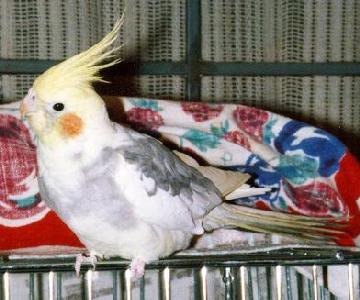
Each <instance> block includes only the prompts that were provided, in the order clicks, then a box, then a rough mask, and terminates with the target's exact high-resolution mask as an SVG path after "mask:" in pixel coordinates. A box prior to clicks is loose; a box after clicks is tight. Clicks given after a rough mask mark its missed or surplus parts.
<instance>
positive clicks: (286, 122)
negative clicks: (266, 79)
mask: <svg viewBox="0 0 360 300" xmlns="http://www.w3.org/2000/svg"><path fill="white" fill-rule="evenodd" d="M123 104H124V108H125V112H126V116H127V121H128V122H129V123H130V124H132V125H133V126H134V127H135V128H137V129H139V130H146V131H150V132H153V133H155V134H160V135H161V136H162V137H163V138H165V139H167V140H170V141H172V142H173V143H176V144H177V145H179V146H180V147H181V148H183V149H185V150H188V151H190V152H192V153H196V155H198V156H201V157H202V158H203V159H205V160H206V161H207V162H208V163H209V164H212V165H218V166H222V167H225V168H227V169H231V170H239V171H242V172H246V173H249V174H251V175H252V177H253V178H254V183H255V184H256V185H258V186H261V187H271V188H272V192H270V193H267V194H265V195H262V196H254V197H248V198H242V199H239V200H238V203H239V204H243V205H247V206H252V207H257V208H260V209H266V210H279V211H286V212H290V213H297V214H302V215H307V216H314V217H328V216H330V217H340V216H350V218H349V224H348V226H347V227H346V228H345V229H344V230H345V232H346V234H344V235H342V236H341V238H340V240H339V243H340V244H342V245H354V244H356V242H357V237H358V235H359V233H360V212H359V200H360V165H359V162H358V161H357V159H356V158H355V157H354V156H352V155H351V153H349V151H348V150H347V148H346V147H345V145H344V144H342V143H341V142H340V141H339V140H338V139H337V138H336V137H334V136H332V135H331V134H329V133H327V132H326V131H324V130H321V129H319V128H315V127H313V126H311V125H309V124H306V123H303V122H299V121H296V120H292V119H289V118H287V117H284V116H281V115H278V114H275V113H271V112H269V111H265V110H260V109H257V108H253V107H247V106H242V105H234V104H226V105H225V104H207V103H196V102H173V101H164V100H150V99H142V98H123Z"/></svg>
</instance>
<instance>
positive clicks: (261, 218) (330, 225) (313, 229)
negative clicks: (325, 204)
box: [203, 203, 347, 243]
mask: <svg viewBox="0 0 360 300" xmlns="http://www.w3.org/2000/svg"><path fill="white" fill-rule="evenodd" d="M346 220H347V218H346V217H343V218H312V217H307V216H297V215H293V214H287V213H281V212H273V211H262V210H258V209H253V208H249V207H243V206H239V205H233V204H227V203H223V204H222V205H220V206H218V207H216V208H215V209H214V210H213V211H211V212H210V213H209V214H208V215H207V217H206V218H205V220H204V223H203V225H204V228H205V230H210V231H211V230H213V229H217V228H221V227H231V228H239V229H243V230H248V231H253V232H262V233H275V234H281V235H287V236H292V237H296V238H299V239H302V240H317V241H322V242H326V243H335V242H336V240H337V239H338V237H339V235H341V234H343V231H342V230H341V229H342V228H343V227H344V226H345V225H344V222H345V221H346Z"/></svg>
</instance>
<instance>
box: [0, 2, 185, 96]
mask: <svg viewBox="0 0 360 300" xmlns="http://www.w3.org/2000/svg"><path fill="white" fill-rule="evenodd" d="M185 2H186V1H185V0H180V1H179V0H171V1H168V0H150V1H148V0H136V1H132V0H122V1H119V0H95V1H89V0H76V1H72V0H59V1H46V0H28V1H15V0H0V57H1V58H17V59H58V60H61V59H64V58H67V57H69V56H71V55H74V54H76V53H78V52H80V51H82V50H84V49H87V48H88V47H89V46H90V45H92V44H94V43H96V42H97V41H98V40H100V38H101V37H102V36H103V35H104V34H105V33H106V32H108V31H109V30H110V29H111V28H112V26H113V24H114V22H115V20H116V19H117V18H118V17H119V16H120V15H121V14H122V12H123V10H124V9H126V17H125V23H124V26H123V28H122V31H121V34H120V37H119V43H121V44H123V45H124V46H123V48H122V51H121V53H120V54H121V55H122V56H123V58H124V60H132V61H140V60H141V61H180V60H183V59H184V54H185V27H186V26H185ZM31 78H34V77H33V76H25V77H24V76H23V75H13V76H6V75H2V76H0V99H2V101H11V100H15V99H19V98H21V97H22V96H23V95H24V94H26V91H27V89H28V88H29V87H30V85H31V84H30V82H31V80H30V79H31ZM158 82H159V83H160V82H163V81H161V80H159V81H158ZM172 84H173V86H174V87H175V91H176V90H177V89H176V86H177V85H178V81H177V80H176V79H174V82H173V83H172ZM155 88H158V89H159V91H155V92H154V93H153V94H154V95H161V93H162V92H161V91H162V90H163V89H164V88H163V87H161V86H159V85H157V86H155ZM145 90H146V88H145ZM149 95H151V94H149ZM180 95H181V94H180V93H179V94H178V97H180Z"/></svg>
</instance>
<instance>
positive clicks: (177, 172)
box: [121, 134, 222, 223]
mask: <svg viewBox="0 0 360 300" xmlns="http://www.w3.org/2000/svg"><path fill="white" fill-rule="evenodd" d="M131 139H132V141H131V143H130V144H127V145H126V146H124V147H123V148H122V149H121V152H122V154H123V155H124V159H125V161H126V162H127V163H129V164H132V165H135V166H136V169H137V171H138V172H139V176H140V177H141V179H143V177H147V178H150V179H152V180H153V181H154V185H153V187H152V189H150V190H147V194H148V196H149V197H151V198H156V197H157V194H159V191H165V192H167V193H168V194H169V197H168V199H169V201H182V202H183V204H184V205H186V207H187V208H188V209H189V211H190V212H191V214H192V219H193V221H194V223H196V220H201V219H202V217H203V216H204V215H205V214H206V213H207V212H209V211H210V210H212V209H213V208H214V207H215V206H217V205H219V204H220V203H221V202H222V200H221V194H220V192H219V191H218V189H217V188H216V187H215V185H214V184H213V182H212V181H211V180H210V179H208V178H206V177H204V176H203V175H202V174H201V173H200V172H199V171H198V170H196V169H195V168H193V167H191V166H188V165H187V164H185V163H184V162H183V161H182V160H180V159H179V158H178V157H177V156H176V155H174V154H173V153H172V152H171V151H170V150H169V149H167V148H166V147H165V146H164V145H162V144H161V143H160V142H159V141H158V140H156V139H154V138H152V137H149V136H147V135H140V134H131ZM154 221H155V222H156V220H154Z"/></svg>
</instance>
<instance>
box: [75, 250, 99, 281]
mask: <svg viewBox="0 0 360 300" xmlns="http://www.w3.org/2000/svg"><path fill="white" fill-rule="evenodd" d="M97 262H98V259H97V255H96V252H94V251H90V255H89V256H86V255H83V254H78V255H77V256H76V261H75V272H76V276H78V277H79V276H80V269H81V265H82V264H83V263H90V264H91V265H92V266H93V269H94V270H95V265H96V263H97Z"/></svg>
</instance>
